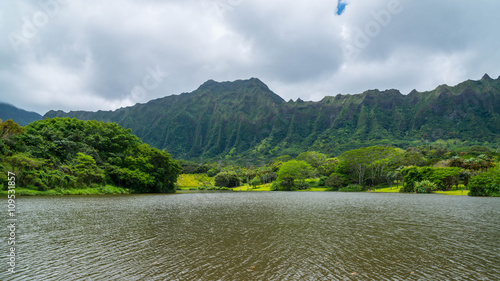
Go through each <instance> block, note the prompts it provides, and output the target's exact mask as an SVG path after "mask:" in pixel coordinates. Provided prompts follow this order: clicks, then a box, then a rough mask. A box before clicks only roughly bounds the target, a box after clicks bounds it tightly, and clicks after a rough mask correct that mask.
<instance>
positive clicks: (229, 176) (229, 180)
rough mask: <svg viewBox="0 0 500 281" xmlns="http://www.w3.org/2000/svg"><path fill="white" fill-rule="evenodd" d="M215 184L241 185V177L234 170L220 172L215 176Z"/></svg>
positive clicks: (225, 185) (226, 185)
mask: <svg viewBox="0 0 500 281" xmlns="http://www.w3.org/2000/svg"><path fill="white" fill-rule="evenodd" d="M214 180H215V186H220V187H222V186H224V187H237V186H240V183H241V181H240V177H239V176H238V175H237V174H236V173H235V172H233V171H229V172H220V173H219V174H217V175H216V176H215V178H214Z"/></svg>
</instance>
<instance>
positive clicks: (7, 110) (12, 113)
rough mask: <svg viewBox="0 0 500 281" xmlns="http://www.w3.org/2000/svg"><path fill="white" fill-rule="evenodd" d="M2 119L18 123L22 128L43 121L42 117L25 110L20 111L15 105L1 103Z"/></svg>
mask: <svg viewBox="0 0 500 281" xmlns="http://www.w3.org/2000/svg"><path fill="white" fill-rule="evenodd" d="M0 119H2V120H4V121H5V120H8V119H12V120H13V121H14V122H16V123H18V124H19V125H21V126H24V125H28V124H29V123H31V122H33V121H37V120H40V119H42V115H40V114H38V113H36V112H31V111H26V110H23V109H19V108H17V107H15V106H13V105H10V104H7V103H2V102H0Z"/></svg>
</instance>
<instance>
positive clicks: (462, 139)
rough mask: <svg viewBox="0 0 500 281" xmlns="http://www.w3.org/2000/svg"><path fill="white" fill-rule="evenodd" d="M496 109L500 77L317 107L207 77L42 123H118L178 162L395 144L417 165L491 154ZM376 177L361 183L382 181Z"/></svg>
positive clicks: (252, 83)
mask: <svg viewBox="0 0 500 281" xmlns="http://www.w3.org/2000/svg"><path fill="white" fill-rule="evenodd" d="M498 104H500V80H499V79H491V80H490V79H488V80H480V81H465V82H463V83H461V84H459V85H457V86H454V87H448V86H440V87H438V88H436V89H435V90H432V91H427V92H416V91H413V92H412V93H411V94H409V95H402V94H401V93H400V92H399V91H397V90H386V91H378V90H370V91H366V92H363V93H362V94H356V95H337V96H334V97H333V96H332V97H325V98H323V99H322V100H321V101H318V102H285V101H284V100H283V99H282V98H280V97H279V96H277V95H276V94H274V93H273V92H272V91H271V90H270V89H269V88H268V87H267V86H266V85H265V84H264V83H262V82H261V81H259V80H258V79H250V80H245V81H241V80H240V81H235V82H223V83H217V82H215V81H207V82H206V83H204V84H203V85H201V86H200V87H199V88H198V89H197V90H195V91H193V92H191V93H185V94H181V95H178V96H177V95H174V96H168V97H164V98H161V99H157V100H155V101H154V102H150V103H147V104H141V105H136V106H132V107H129V108H125V109H120V110H117V111H113V112H104V111H100V112H70V113H64V112H62V111H58V112H55V111H51V112H48V113H47V114H46V116H45V117H77V118H79V119H88V120H93V119H95V120H106V121H114V122H117V123H119V124H120V125H122V126H124V127H126V128H131V129H132V130H133V131H134V132H136V133H137V134H138V136H139V137H141V138H142V140H144V141H145V142H147V143H149V144H151V145H153V146H155V147H158V148H161V149H166V150H167V151H169V152H171V153H172V155H174V157H176V158H184V159H200V160H206V159H226V158H227V159H242V158H247V159H249V158H253V159H255V158H259V157H264V158H267V159H271V158H273V157H277V156H280V155H285V154H286V155H291V156H294V155H300V154H301V153H303V152H306V151H317V152H318V153H324V154H325V155H340V154H341V153H343V152H345V151H349V150H353V149H358V148H361V147H367V146H376V145H384V146H387V145H393V146H397V147H408V146H415V147H418V149H416V151H413V152H408V153H407V154H406V155H404V157H403V159H402V161H403V162H402V163H400V164H399V165H406V166H408V165H416V166H423V165H424V164H427V165H430V164H432V163H433V162H427V161H435V160H433V159H434V158H447V156H446V155H445V153H444V152H445V150H444V148H445V146H464V147H473V148H471V149H469V150H468V151H467V150H466V151H464V152H466V153H470V154H471V156H473V157H476V156H477V155H480V154H487V153H488V150H489V149H488V148H486V149H485V147H486V144H485V143H486V142H489V144H488V146H494V145H493V144H495V143H496V144H498V142H499V136H500V107H498ZM214 105H216V106H215V107H214ZM444 117H445V118H444ZM83 135H86V134H83ZM96 141H99V140H96ZM67 145H68V146H70V145H71V144H67ZM477 145H481V146H480V147H476V146H477ZM439 146H442V147H439ZM70 147H71V146H70ZM78 151H81V152H84V153H86V154H87V155H91V154H90V153H88V152H86V151H83V150H78ZM93 156H94V155H93ZM94 158H95V159H96V161H97V162H99V159H98V158H97V157H95V156H94ZM288 160H290V159H289V158H286V157H285V158H282V159H278V161H282V162H287V161H288ZM389 166H390V164H389ZM313 167H314V165H313ZM385 172H386V171H384V174H385ZM329 174H330V173H328V172H325V173H324V175H326V176H328V175H329ZM376 177H378V176H376ZM376 177H374V178H372V177H371V175H367V177H364V179H365V178H366V179H368V178H369V179H370V180H371V181H372V182H373V181H374V180H375V181H378V180H379V179H376ZM358 182H359V180H358ZM374 184H376V182H375V183H374Z"/></svg>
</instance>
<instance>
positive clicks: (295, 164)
mask: <svg viewBox="0 0 500 281" xmlns="http://www.w3.org/2000/svg"><path fill="white" fill-rule="evenodd" d="M312 171H313V169H312V167H311V165H309V164H308V163H306V162H305V161H297V160H292V161H288V162H286V163H283V165H282V166H281V167H280V169H279V171H278V178H277V180H278V181H284V180H285V179H291V180H292V181H295V180H300V181H303V180H304V179H306V178H308V177H309V175H310V174H311V173H312Z"/></svg>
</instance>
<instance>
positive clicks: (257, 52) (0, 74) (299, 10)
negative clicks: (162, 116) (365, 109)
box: [0, 0, 500, 114]
mask: <svg viewBox="0 0 500 281" xmlns="http://www.w3.org/2000/svg"><path fill="white" fill-rule="evenodd" d="M498 11H500V1H498V0H482V1H465V0H463V1H462V0H458V1H457V0H440V1H430V0H414V1H411V0H346V1H341V2H340V3H339V1H338V0H294V1H289V0H288V1H285V0H274V1H268V0H266V1H264V0H140V1H139V0H107V1H97V0H85V1H83V0H81V1H76V0H64V1H63V0H33V1H29V0H20V1H1V3H0V36H2V37H3V40H0V102H7V103H10V104H14V105H16V106H18V107H20V108H24V109H27V110H31V111H36V112H38V113H40V114H44V113H45V112H46V111H48V110H50V109H62V110H65V111H69V110H110V109H116V108H119V107H123V106H130V105H133V104H135V103H137V102H146V101H148V100H151V99H154V98H158V97H163V96H166V95H171V94H179V93H182V92H190V91H193V90H195V89H196V88H197V87H198V86H199V85H200V84H202V83H203V82H205V81H206V80H208V79H214V80H216V81H232V80H237V79H248V78H251V77H257V78H259V79H261V80H262V81H263V82H264V83H266V84H267V85H268V86H269V87H270V88H271V89H272V90H273V91H274V92H275V93H277V94H279V95H280V96H282V97H283V98H284V99H286V100H288V99H290V98H291V99H294V100H295V99H297V98H299V97H300V98H301V99H303V100H320V99H321V98H322V97H324V96H326V95H336V94H338V93H342V94H348V93H349V94H355V93H360V92H363V91H364V90H367V89H374V88H378V89H390V88H396V89H400V90H401V92H402V93H403V94H407V93H408V92H410V91H411V90H412V89H417V90H419V91H424V90H430V89H433V88H435V87H436V86H438V85H440V84H449V85H455V84H457V83H459V82H461V81H464V80H467V79H473V80H478V79H480V78H481V77H482V75H483V74H484V73H488V74H489V75H490V76H491V77H493V78H496V77H498V76H499V75H500V51H499V50H500V37H499V36H498V27H499V26H500V17H498Z"/></svg>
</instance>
